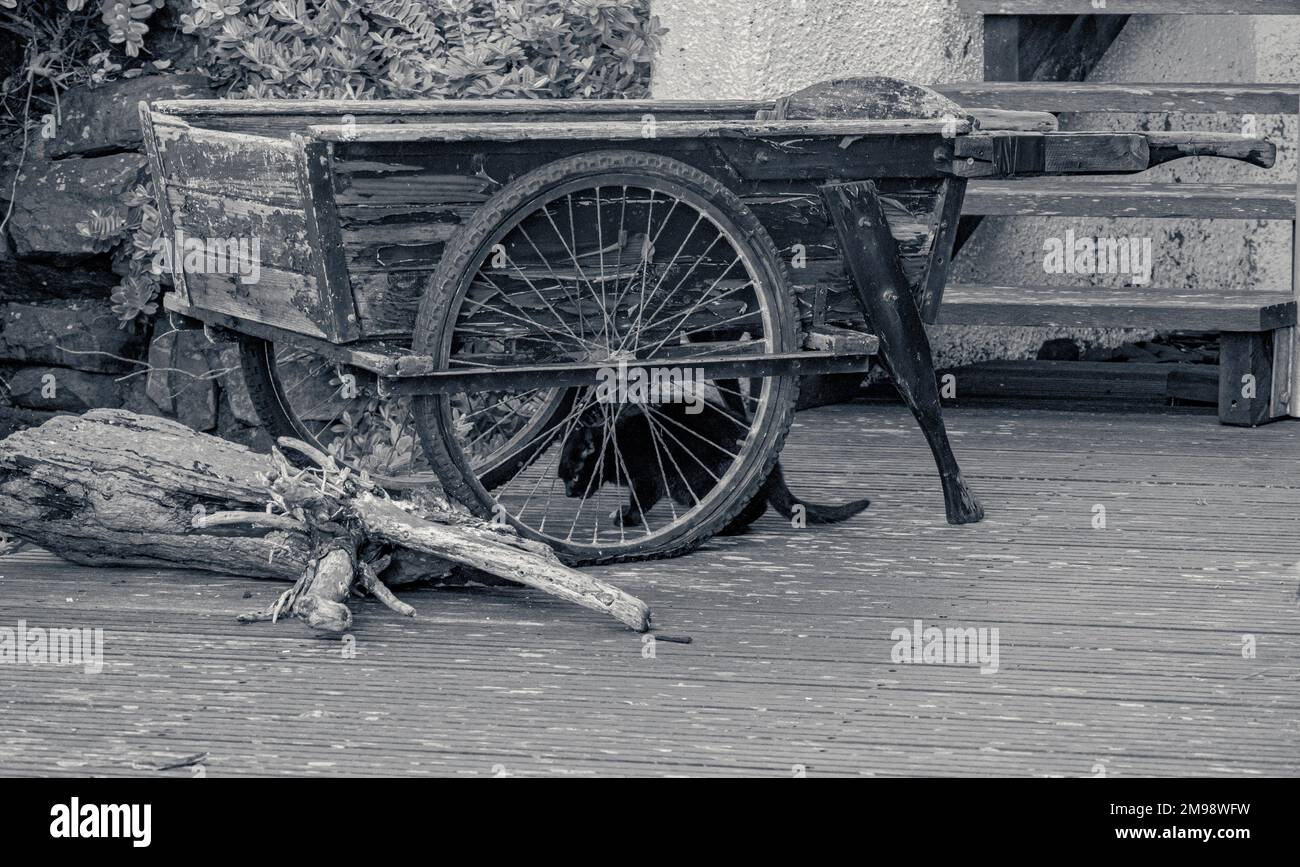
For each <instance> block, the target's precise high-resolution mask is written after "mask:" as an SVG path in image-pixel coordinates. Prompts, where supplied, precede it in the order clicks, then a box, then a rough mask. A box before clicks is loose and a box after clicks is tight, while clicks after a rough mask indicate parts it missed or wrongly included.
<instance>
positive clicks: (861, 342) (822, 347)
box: [803, 325, 880, 355]
mask: <svg viewBox="0 0 1300 867" xmlns="http://www.w3.org/2000/svg"><path fill="white" fill-rule="evenodd" d="M803 346H804V349H812V350H817V351H820V352H834V353H838V354H842V355H874V354H875V353H876V350H878V349H879V348H880V341H879V339H877V338H876V336H875V335H874V334H868V333H866V332H865V331H854V330H853V329H850V328H838V327H836V326H834V325H814V326H812V327H811V328H809V329H808V330H807V331H805V332H804V336H803Z"/></svg>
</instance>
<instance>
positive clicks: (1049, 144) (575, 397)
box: [141, 78, 1273, 563]
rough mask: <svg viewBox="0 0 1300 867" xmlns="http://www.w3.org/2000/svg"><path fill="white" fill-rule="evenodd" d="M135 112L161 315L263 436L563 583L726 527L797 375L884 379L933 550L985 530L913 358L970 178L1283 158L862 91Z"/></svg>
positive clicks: (787, 407)
mask: <svg viewBox="0 0 1300 867" xmlns="http://www.w3.org/2000/svg"><path fill="white" fill-rule="evenodd" d="M141 112H142V119H143V124H142V125H143V128H144V132H145V140H146V144H147V149H148V153H149V157H150V160H151V167H152V172H153V175H154V181H155V184H156V193H157V196H158V201H159V202H160V204H161V207H160V212H161V214H162V223H163V236H164V246H163V249H165V250H166V251H167V252H168V253H169V257H170V265H171V270H172V279H173V281H174V291H172V292H170V293H168V294H167V295H166V297H165V299H164V304H165V307H166V308H167V309H168V310H170V311H172V312H173V313H174V314H178V315H180V316H183V317H188V318H190V319H193V320H199V321H201V322H202V323H204V324H205V325H206V326H208V327H213V328H219V329H227V330H230V331H234V332H237V333H238V334H239V335H240V339H241V346H242V353H243V365H244V376H245V379H246V382H247V385H248V388H249V391H250V393H251V394H252V396H253V399H254V401H255V403H256V405H257V410H258V412H259V414H260V415H261V417H262V419H263V421H264V422H265V423H266V424H267V425H268V426H269V427H270V428H272V430H273V431H274V432H275V433H277V434H280V435H292V436H297V437H299V438H302V439H305V440H307V441H309V442H313V443H315V444H317V445H318V446H320V447H321V448H323V449H327V450H329V451H331V452H333V453H334V454H336V455H337V456H338V457H339V459H340V460H342V461H345V462H347V463H350V464H353V465H355V466H357V467H358V468H359V469H364V470H366V471H367V472H369V473H371V474H372V475H375V476H379V477H382V478H383V479H384V481H385V483H386V484H388V485H390V486H393V487H402V486H411V485H421V484H427V483H428V482H429V481H430V480H431V479H433V478H435V477H436V479H437V480H438V481H439V482H440V483H441V485H442V487H443V488H444V490H445V491H446V492H447V493H448V494H450V495H451V496H453V497H455V498H456V499H457V500H459V501H461V502H462V503H464V504H465V505H466V506H467V507H468V508H469V509H470V510H472V511H473V512H475V513H477V514H479V515H481V516H484V517H495V518H497V519H498V520H499V521H502V522H506V523H509V524H511V525H513V526H514V527H516V528H517V529H518V530H519V532H521V533H523V534H524V535H526V536H530V537H532V538H536V539H542V540H545V541H546V542H548V543H549V544H551V545H552V546H554V547H555V548H556V550H557V551H558V552H559V553H560V554H561V556H563V557H565V558H566V559H568V560H569V561H571V562H579V563H592V562H607V561H612V560H620V559H634V558H641V557H651V556H667V555H671V554H675V553H680V552H683V551H686V550H689V549H691V548H693V547H694V546H696V545H698V544H700V543H701V542H702V541H704V540H705V539H707V538H708V537H709V536H710V535H711V534H713V533H715V532H718V531H720V530H722V529H723V528H725V527H727V526H728V525H729V524H732V523H733V522H734V521H735V520H736V519H737V517H738V516H742V515H743V514H744V513H745V510H746V507H747V506H749V505H750V504H751V502H753V501H754V500H755V498H756V495H758V496H761V494H760V493H759V492H760V489H761V487H762V486H763V484H764V482H765V480H766V479H767V477H768V475H769V473H770V471H771V469H772V467H773V464H774V462H775V461H776V459H777V455H778V453H779V451H780V448H781V444H782V441H783V439H784V437H785V434H786V431H787V429H788V428H789V426H790V423H791V418H792V415H793V412H794V406H795V400H796V396H797V392H798V387H799V378H800V376H804V375H809V374H819V373H831V372H853V371H866V370H867V369H868V366H869V364H870V361H871V359H872V357H873V356H876V355H877V354H878V357H879V359H880V361H881V362H882V363H883V364H884V366H885V368H886V369H887V370H888V371H889V372H890V374H891V375H892V377H893V380H894V382H895V383H896V385H897V386H898V389H899V391H900V393H901V394H902V396H903V397H904V399H905V400H906V401H907V403H908V404H909V406H910V407H911V408H912V410H913V411H914V413H915V414H916V416H917V419H918V421H919V422H920V425H921V427H922V430H923V431H924V433H925V435H926V437H927V439H928V441H929V444H930V446H931V448H932V450H933V451H934V455H935V459H936V462H937V464H938V468H939V474H940V478H941V481H942V485H943V492H944V498H945V504H946V509H947V517H948V520H949V521H951V522H953V523H964V522H970V521H977V520H979V519H980V518H981V517H982V512H981V509H980V506H979V504H978V503H977V501H976V500H975V498H974V497H973V496H972V495H971V494H970V492H969V491H968V490H967V488H966V486H965V484H964V483H963V481H962V478H961V473H960V471H959V469H958V467H957V462H956V460H955V459H954V457H953V455H952V451H951V449H950V448H949V445H948V441H947V436H946V433H945V432H944V427H943V421H942V417H941V413H940V406H939V395H938V393H937V390H936V383H935V378H934V371H933V367H932V364H931V360H930V351H929V347H928V344H927V342H926V337H925V332H924V328H923V322H924V321H933V318H934V315H935V313H936V311H937V309H938V305H939V304H940V301H941V298H942V294H943V286H944V280H945V277H946V275H947V271H948V265H949V256H950V254H951V251H952V247H953V240H954V236H955V233H956V230H957V223H958V216H959V214H960V211H961V204H962V195H963V192H964V188H965V184H966V179H967V178H971V177H989V176H1013V175H1042V174H1075V173H1079V174H1086V173H1106V174H1118V173H1127V172H1139V171H1143V170H1144V169H1146V168H1148V167H1149V166H1152V165H1155V164H1157V163H1161V162H1165V161H1168V160H1171V159H1175V158H1178V157H1181V156H1187V155H1191V154H1213V155H1219V156H1226V157H1231V158H1236V159H1243V160H1249V161H1251V162H1255V163H1258V164H1269V163H1271V161H1272V158H1273V153H1272V148H1271V146H1270V145H1267V144H1266V143H1264V142H1261V141H1257V140H1254V139H1248V138H1245V137H1240V136H1230V135H1218V134H1194V133H1187V134H1185V135H1182V134H1169V133H1161V134H1146V133H1062V132H1055V131H1053V129H1054V121H1053V119H1052V118H1051V117H1050V115H1034V114H1030V113H999V112H985V113H977V114H975V115H974V116H972V114H971V113H967V112H965V111H963V110H962V109H961V108H960V107H959V106H957V105H956V104H954V103H952V102H951V101H949V100H947V99H945V98H944V97H941V96H939V95H938V94H935V93H934V92H932V91H929V90H927V89H924V88H920V87H916V86H913V85H908V84H905V83H902V82H898V81H894V80H890V79H879V78H870V79H853V80H844V81H835V82H828V83H826V84H823V85H818V86H816V87H812V88H809V89H807V90H804V91H801V92H799V93H795V94H793V95H791V96H788V97H784V98H781V99H777V100H769V101H760V102H691V101H663V100H657V101H655V100H651V101H599V102H596V101H558V100H557V101H514V100H508V101H446V102H442V101H426V100H421V101H382V102H333V101H326V102H318V101H283V102H266V101H166V102H158V103H155V104H154V105H152V106H149V105H146V104H142V106H141ZM1044 130H1045V131H1044ZM241 245H242V246H241ZM855 457H856V456H853V455H845V456H844V458H845V460H852V459H855ZM647 501H650V502H647Z"/></svg>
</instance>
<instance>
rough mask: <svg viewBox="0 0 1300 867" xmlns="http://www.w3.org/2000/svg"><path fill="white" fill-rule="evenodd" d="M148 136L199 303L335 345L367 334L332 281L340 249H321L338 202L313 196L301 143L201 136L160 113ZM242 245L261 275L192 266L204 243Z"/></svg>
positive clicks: (166, 209)
mask: <svg viewBox="0 0 1300 867" xmlns="http://www.w3.org/2000/svg"><path fill="white" fill-rule="evenodd" d="M145 129H146V148H147V149H148V151H149V155H150V160H151V165H152V169H153V174H154V176H155V182H156V184H157V185H158V194H159V202H160V205H161V206H162V207H161V208H160V210H161V211H162V212H163V231H164V238H165V240H166V241H167V242H168V243H170V244H171V245H172V266H173V278H174V279H175V280H176V281H177V284H178V286H183V287H184V290H185V294H186V295H187V301H188V303H189V304H190V305H192V306H193V307H195V308H198V309H207V310H213V311H216V312H219V313H224V314H226V315H229V316H234V317H238V318H241V319H248V320H252V321H255V322H261V323H264V324H268V325H276V326H279V327H282V328H287V329H289V330H292V331H296V332H298V333H301V334H308V335H313V336H316V337H323V338H327V339H330V340H346V339H349V338H352V337H355V336H356V335H357V333H358V332H357V330H356V327H355V323H352V324H351V330H350V331H349V328H348V327H347V326H348V324H349V323H348V321H347V319H346V313H345V312H341V311H340V310H338V309H336V308H335V307H334V305H333V300H334V299H335V297H336V296H338V295H339V293H331V292H330V291H329V285H328V283H327V282H326V277H327V273H328V272H327V269H326V267H325V262H324V261H323V259H324V257H325V256H326V255H328V254H329V252H330V247H329V245H328V244H324V243H321V240H322V237H323V236H322V234H321V232H320V227H319V224H320V218H319V210H320V208H321V207H322V205H323V206H324V207H329V203H330V199H329V197H328V196H323V197H321V198H320V199H318V198H317V197H315V196H313V195H310V194H309V193H308V184H309V183H310V179H309V178H307V176H306V175H307V172H306V164H305V161H304V152H303V148H302V147H301V146H300V144H299V145H296V144H295V143H294V142H291V141H288V140H281V139H274V138H268V137H264V136H253V135H247V134H243V133H228V132H219V131H213V130H206V129H199V128H196V127H193V126H190V125H189V124H187V123H185V122H183V121H180V120H178V119H175V118H171V117H168V116H166V115H161V114H158V113H152V114H151V115H150V117H149V123H147V124H145ZM322 170H326V171H327V170H328V167H327V166H323V167H322ZM241 243H242V244H243V245H244V247H243V250H244V251H245V252H247V253H250V254H252V255H255V256H256V258H257V263H256V269H253V268H251V264H252V263H250V262H243V263H237V262H236V261H235V260H234V259H233V258H232V257H229V256H227V258H226V259H224V260H218V261H217V262H215V263H214V262H213V261H210V260H205V261H204V262H203V263H199V262H197V261H191V262H190V263H189V264H188V265H187V263H186V256H187V253H188V254H189V255H191V256H193V255H201V253H200V252H198V247H199V245H201V246H202V247H206V248H208V249H224V250H226V251H234V250H236V249H238V245H239V244H241ZM334 246H335V248H337V246H338V245H337V243H336V244H335V245H334ZM223 261H224V264H222V262H223ZM213 264H216V265H217V266H218V267H215V268H214V267H212V265H213ZM240 264H242V270H241V267H237V265H240ZM338 276H340V277H341V274H339V275H338ZM339 285H341V286H344V287H346V285H347V284H346V280H341V282H340V284H339ZM346 295H347V293H346V291H344V292H343V293H342V296H343V300H344V301H347V302H348V304H350V299H347V298H346Z"/></svg>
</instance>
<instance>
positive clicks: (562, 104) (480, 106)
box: [153, 99, 773, 119]
mask: <svg viewBox="0 0 1300 867" xmlns="http://www.w3.org/2000/svg"><path fill="white" fill-rule="evenodd" d="M204 103H209V104H207V105H205V104H204ZM772 106H773V101H772V100H770V99H767V100H753V99H375V100H360V99H292V100H289V99H222V100H202V99H160V100H158V101H156V102H154V103H153V107H154V109H155V110H156V111H160V112H162V113H164V114H172V115H175V116H177V117H183V118H195V119H197V118H207V117H239V116H245V117H276V116H284V115H288V116H291V117H299V116H301V117H311V116H318V117H319V116H323V117H340V118H341V117H343V116H345V115H349V114H350V115H352V116H353V117H357V118H371V117H375V116H380V117H385V118H387V117H407V118H423V117H428V118H430V119H433V118H441V117H447V116H452V117H458V116H462V115H474V116H477V117H482V118H492V117H511V118H519V117H524V118H531V117H538V116H541V117H556V118H571V117H572V116H573V115H575V114H576V115H597V114H598V115H608V116H611V117H617V116H621V115H629V114H636V115H640V114H646V113H650V114H656V115H660V114H699V115H701V116H708V117H716V116H719V115H736V116H737V117H750V118H752V117H753V116H754V113H755V112H756V111H760V110H764V109H766V110H770V109H771V108H772Z"/></svg>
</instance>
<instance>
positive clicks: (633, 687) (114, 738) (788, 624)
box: [0, 405, 1300, 776]
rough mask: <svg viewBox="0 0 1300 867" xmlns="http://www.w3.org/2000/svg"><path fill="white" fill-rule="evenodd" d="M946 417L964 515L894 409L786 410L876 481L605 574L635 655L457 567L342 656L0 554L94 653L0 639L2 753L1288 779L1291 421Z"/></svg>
mask: <svg viewBox="0 0 1300 867" xmlns="http://www.w3.org/2000/svg"><path fill="white" fill-rule="evenodd" d="M949 418H950V427H951V429H952V433H953V441H954V446H955V448H956V450H957V454H958V457H959V458H960V459H961V461H962V464H963V467H964V468H965V470H966V473H967V476H968V478H969V479H970V481H971V483H972V486H973V487H974V489H975V490H976V492H977V493H978V494H979V495H980V496H981V497H982V498H983V501H984V503H985V506H986V508H987V511H988V518H987V520H986V521H985V522H984V523H982V524H977V525H973V526H968V527H950V526H948V525H947V524H946V523H944V520H943V508H942V503H941V499H940V495H939V488H938V485H937V482H936V480H935V478H934V475H933V465H932V463H931V461H930V457H929V454H928V452H927V451H926V450H925V448H924V445H923V443H922V440H921V437H920V435H919V433H918V431H917V430H916V428H915V427H914V426H913V424H912V422H911V420H910V418H909V417H907V416H906V414H905V411H904V410H902V409H901V408H895V407H892V406H873V405H853V406H839V407H831V408H826V409H821V410H815V411H811V412H807V413H804V414H801V415H800V417H799V424H798V425H797V427H796V429H795V431H794V433H793V434H792V439H791V442H790V446H789V448H788V450H787V461H786V463H787V467H788V475H789V476H790V478H791V481H792V486H793V487H794V488H795V489H796V491H801V492H803V493H804V494H805V495H808V496H812V497H813V498H822V499H838V498H848V497H851V496H861V495H862V493H863V492H866V493H868V494H869V495H870V496H872V497H873V498H874V503H873V505H872V507H871V509H870V510H868V512H867V513H866V514H865V515H863V516H860V517H859V518H857V519H855V520H854V521H852V522H851V523H849V524H847V525H844V526H840V527H834V528H807V529H801V530H800V529H794V528H792V527H790V526H788V525H786V524H785V523H784V522H782V521H780V520H779V519H777V518H775V517H773V516H771V515H769V516H767V517H765V518H764V519H763V520H762V521H761V522H760V524H759V525H757V526H756V529H755V532H752V533H751V534H749V535H748V536H745V537H740V538H735V539H730V540H715V541H714V542H712V543H710V544H709V545H708V546H707V547H706V548H705V549H704V550H703V551H701V552H700V553H697V554H695V555H692V556H689V557H686V558H681V559H678V560H673V561H665V562H656V563H646V564H634V565H627V566H616V567H611V568H606V569H602V570H600V572H601V573H602V574H603V575H605V576H606V577H608V578H611V579H613V580H615V581H616V582H618V583H620V584H621V585H622V586H624V587H625V588H627V589H629V590H630V591H632V592H635V593H637V594H639V595H641V596H642V597H643V598H645V599H647V600H648V601H649V602H651V604H652V605H653V606H654V608H655V619H656V623H657V624H658V627H659V629H660V630H661V632H662V633H663V634H667V635H678V636H682V635H689V636H691V637H692V638H693V643H691V644H674V643H668V642H665V641H659V642H657V644H656V645H655V647H654V650H655V655H654V658H644V657H643V644H642V641H641V638H640V637H639V636H637V635H635V634H632V633H630V632H626V631H624V630H622V629H621V628H619V627H617V626H616V625H613V624H611V623H609V622H606V621H605V620H604V619H602V618H601V617H599V616H597V615H594V614H591V613H589V612H586V611H582V610H580V609H577V608H573V607H570V606H567V605H564V604H562V603H559V602H557V601H556V600H553V599H550V598H543V597H541V596H539V595H537V594H534V593H531V592H526V591H513V590H501V589H485V588H471V589H456V590H445V589H444V590H434V589H428V590H421V591H418V592H414V593H410V594H407V595H406V597H405V598H407V599H408V601H411V602H412V603H413V604H414V605H415V606H416V607H417V609H418V610H419V614H420V616H419V617H418V618H417V619H415V620H413V621H404V620H401V619H399V618H397V617H396V616H394V615H392V614H391V613H389V612H387V611H386V610H383V609H380V608H379V607H378V606H377V605H376V604H374V603H370V602H364V603H358V604H357V605H356V606H355V608H354V611H355V613H356V614H357V621H358V622H357V627H356V629H355V631H354V634H355V636H356V642H357V643H356V658H355V659H351V660H345V659H343V658H341V654H340V652H339V649H340V645H339V644H338V643H337V642H332V641H324V640H318V639H314V638H310V637H307V636H306V635H305V633H304V630H303V628H302V627H301V626H300V625H298V624H294V623H289V624H279V625H271V624H257V625H252V626H239V625H237V624H236V623H234V620H233V618H234V616H235V615H236V614H237V613H240V612H242V611H246V610H249V609H251V608H254V607H257V606H260V605H263V604H265V603H266V602H267V601H268V600H269V599H271V598H272V597H273V594H275V593H276V592H278V591H279V590H280V589H282V587H281V586H280V585H275V584H271V583H268V582H260V581H252V580H241V579H237V578H231V577H225V576H218V575H210V574H198V573H185V572H160V571H144V570H99V571H97V570H92V569H83V568H76V567H70V566H68V565H67V564H64V563H62V562H61V561H58V560H55V559H53V558H51V557H49V556H47V555H44V554H41V553H31V554H29V553H22V554H18V555H14V556H12V557H9V558H5V559H0V626H9V627H13V626H16V623H17V621H18V620H19V619H23V620H26V621H27V624H28V626H29V627H30V626H47V627H68V626H88V627H95V626H98V627H102V628H103V629H104V630H105V631H106V639H105V668H104V671H103V673H101V674H98V675H90V674H85V673H83V671H82V670H81V669H80V668H79V667H77V668H67V667H55V666H49V665H43V666H34V665H25V666H19V665H3V666H0V773H4V774H9V775H30V774H53V775H58V774H69V775H71V774H75V775H86V774H94V775H134V774H149V775H154V774H162V775H171V776H185V775H189V774H191V773H193V772H192V771H191V770H190V769H188V768H181V769H175V770H169V771H162V772H160V771H157V770H156V768H158V767H159V766H162V765H166V764H169V763H171V762H174V761H175V760H176V759H178V758H179V757H183V756H188V755H191V754H196V753H207V754H208V758H207V760H206V763H205V770H206V773H207V774H208V775H209V776H226V775H237V774H322V775H334V774H352V775H377V774H385V775H387V774H398V775H477V776H491V775H500V774H508V775H512V776H528V775H559V776H596V775H602V776H603V775H616V774H649V775H750V774H764V775H776V776H794V775H796V774H797V773H799V769H800V768H802V769H804V770H805V771H806V773H807V774H808V775H809V776H820V775H832V774H845V775H860V774H862V775H917V774H927V775H934V774H942V775H984V774H1028V775H1053V776H1057V775H1059V776H1097V775H1100V774H1103V773H1104V774H1105V775H1107V776H1137V775H1184V774H1198V775H1295V774H1297V773H1300V609H1298V608H1297V602H1296V592H1297V584H1298V583H1300V423H1291V422H1282V423H1278V424H1273V425H1270V426H1267V427H1263V428H1259V429H1255V430H1243V429H1234V428H1226V427H1221V426H1219V425H1218V424H1217V423H1216V422H1215V419H1214V418H1213V417H1212V416H1211V415H1204V414H1199V413H1198V414H1180V413H1169V414H1163V413H1162V414H1122V415H1121V414H1105V413H1071V412H1059V411H1048V410H1011V409H1005V408H1002V409H984V408H967V409H954V410H951V411H950V412H949ZM1094 505H1102V506H1104V507H1105V509H1106V524H1107V526H1106V529H1094V528H1093V526H1092V524H1093V519H1094V509H1093V507H1094ZM247 594H251V596H250V597H249V598H244V597H245V596H246V595H247ZM918 619H919V620H921V621H923V623H924V625H926V626H931V625H934V626H940V627H946V626H958V627H975V628H979V627H988V628H991V627H997V628H998V630H999V638H1000V641H999V657H1000V658H999V663H1000V667H999V670H998V671H997V673H996V674H981V673H980V672H979V670H978V668H977V667H976V666H971V665H965V666H962V665H933V664H930V665H907V664H899V663H896V662H893V661H891V658H890V657H891V648H892V647H893V645H894V641H893V640H892V639H891V632H892V631H893V630H894V629H895V628H898V627H909V628H910V627H911V626H912V624H913V621H915V620H918ZM1243 636H1253V637H1254V641H1255V646H1256V652H1257V656H1256V658H1254V659H1246V658H1243V655H1242V644H1243Z"/></svg>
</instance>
